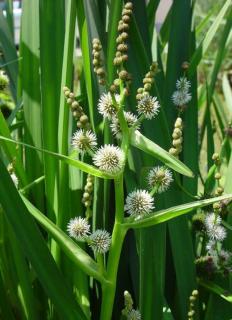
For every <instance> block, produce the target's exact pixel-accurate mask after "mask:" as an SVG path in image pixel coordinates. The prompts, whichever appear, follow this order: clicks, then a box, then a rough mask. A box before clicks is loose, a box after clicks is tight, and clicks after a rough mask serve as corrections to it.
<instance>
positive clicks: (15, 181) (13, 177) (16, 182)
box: [10, 172, 19, 189]
mask: <svg viewBox="0 0 232 320" xmlns="http://www.w3.org/2000/svg"><path fill="white" fill-rule="evenodd" d="M10 177H11V179H12V181H13V182H14V185H15V187H16V188H17V189H18V186H19V179H18V177H17V176H16V174H15V173H14V172H13V173H11V175H10Z"/></svg>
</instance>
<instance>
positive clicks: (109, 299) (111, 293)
mask: <svg viewBox="0 0 232 320" xmlns="http://www.w3.org/2000/svg"><path fill="white" fill-rule="evenodd" d="M126 231H127V230H126V229H125V228H124V227H123V225H122V224H120V223H117V222H116V223H115V225H114V230H113V234H112V245H111V249H110V254H109V260H108V268H107V276H106V277H107V283H106V284H104V285H103V287H102V306H101V317H100V319H101V320H111V319H112V312H113V306H114V297H115V290H116V282H117V272H118V265H119V260H120V255H121V250H122V245H123V241H124V238H125V235H126Z"/></svg>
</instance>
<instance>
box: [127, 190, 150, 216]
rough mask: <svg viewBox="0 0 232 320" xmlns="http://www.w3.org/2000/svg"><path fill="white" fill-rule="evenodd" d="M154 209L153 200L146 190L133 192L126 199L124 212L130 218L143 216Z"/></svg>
mask: <svg viewBox="0 0 232 320" xmlns="http://www.w3.org/2000/svg"><path fill="white" fill-rule="evenodd" d="M152 209H154V200H153V198H152V196H151V195H150V194H149V193H148V191H146V190H135V191H132V192H131V193H129V194H128V196H127V198H126V204H125V210H126V211H127V212H128V213H129V214H130V215H131V216H137V217H140V216H144V215H147V214H149V213H151V211H152Z"/></svg>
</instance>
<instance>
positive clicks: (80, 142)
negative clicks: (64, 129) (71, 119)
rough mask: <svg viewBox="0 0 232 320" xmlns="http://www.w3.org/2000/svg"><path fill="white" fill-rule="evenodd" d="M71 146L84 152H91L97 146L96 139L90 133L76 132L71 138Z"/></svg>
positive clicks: (81, 130) (93, 134)
mask: <svg viewBox="0 0 232 320" xmlns="http://www.w3.org/2000/svg"><path fill="white" fill-rule="evenodd" d="M72 146H73V148H74V149H76V150H78V151H81V152H85V151H86V150H88V149H90V150H93V149H95V148H96V146H97V137H96V135H95V133H93V132H92V131H90V130H88V131H84V130H83V129H80V130H77V131H76V132H75V133H74V135H73V137H72Z"/></svg>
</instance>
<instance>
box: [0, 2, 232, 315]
mask: <svg viewBox="0 0 232 320" xmlns="http://www.w3.org/2000/svg"><path fill="white" fill-rule="evenodd" d="M6 4H7V10H6V15H3V12H2V11H0V48H1V56H0V67H1V69H3V70H4V71H5V72H6V74H7V75H8V77H9V80H10V84H9V89H8V93H10V98H6V96H5V95H6V94H7V90H4V92H3V93H1V96H0V99H1V100H0V101H1V105H0V106H1V112H0V135H1V139H0V145H1V150H0V152H1V153H0V203H1V205H2V207H1V211H0V318H1V319H10V320H11V319H30V320H31V319H90V318H92V319H98V318H99V316H100V301H101V287H100V284H99V283H100V282H101V281H102V278H101V276H100V273H99V270H98V267H99V266H98V265H97V264H96V263H95V261H94V259H91V260H90V257H89V256H88V255H87V254H86V253H85V251H86V252H88V254H89V255H90V256H92V258H93V255H92V252H91V250H90V249H89V248H87V247H85V246H84V245H83V246H81V245H79V243H78V244H76V243H75V242H74V241H72V240H71V239H70V238H69V237H68V236H67V231H66V229H67V223H68V221H69V220H70V218H72V217H75V216H77V215H80V216H84V215H85V213H86V212H85V207H84V206H83V204H82V202H81V200H82V194H83V189H84V185H85V181H86V172H88V170H85V169H83V168H82V167H80V165H79V163H78V162H77V161H75V160H73V158H72V156H70V157H66V158H65V157H63V156H61V155H64V156H68V155H70V154H71V148H70V137H71V135H72V132H74V131H75V130H76V128H75V126H76V124H75V122H74V120H73V118H72V116H71V112H70V110H69V108H68V105H67V104H66V100H65V96H64V94H63V92H62V88H63V86H64V85H66V86H68V87H70V88H71V89H72V91H73V92H74V93H75V97H76V100H77V101H78V102H79V103H80V104H81V105H82V106H83V108H84V110H85V112H86V113H87V114H88V116H89V118H90V122H91V125H92V128H93V129H94V131H95V132H97V134H98V136H99V137H100V142H101V143H102V144H103V143H112V142H113V141H115V140H113V137H112V135H111V133H110V130H109V124H107V123H104V125H103V122H102V118H101V117H100V115H99V114H98V113H97V111H96V110H97V103H98V99H99V96H100V95H101V93H102V92H103V91H104V87H102V86H100V85H99V84H98V82H97V78H96V76H95V74H94V72H93V66H92V54H91V52H92V39H93V38H96V37H97V38H99V39H100V40H101V43H102V46H103V53H104V57H105V64H106V70H107V77H108V81H109V83H112V82H113V80H114V78H115V74H116V70H115V67H114V65H113V59H114V55H115V51H116V42H115V40H116V36H117V27H118V21H119V19H120V16H121V11H122V5H123V2H122V1H121V0H111V1H103V0H100V1H98V0H91V1H84V0H72V1H71V0H66V1H63V0H56V1H55V2H54V1H51V0H40V1H39V0H33V1H31V0H23V8H22V20H21V37H20V45H19V50H18V51H17V50H16V48H15V45H14V41H13V33H14V28H13V16H12V14H13V11H12V1H11V0H8V1H6ZM158 5H159V0H150V1H148V3H147V4H146V3H145V1H143V0H134V1H133V6H134V7H133V18H132V21H131V24H130V31H129V53H128V55H129V59H128V63H127V69H128V71H129V72H130V73H131V74H132V84H131V87H130V92H131V94H130V96H129V97H128V105H129V109H130V110H131V111H135V106H136V100H135V96H136V90H137V88H138V87H140V86H141V85H142V80H143V77H144V75H145V74H146V72H147V71H148V70H149V66H150V65H151V63H152V61H157V62H158V65H159V73H158V74H157V75H156V77H155V85H154V86H153V87H152V91H151V93H152V95H154V96H157V97H158V99H159V102H160V105H161V112H160V115H159V116H158V117H157V118H155V119H154V120H151V121H146V122H144V123H143V125H142V131H143V133H144V134H145V135H146V136H147V137H148V138H149V139H150V140H151V141H154V142H155V143H157V144H158V145H159V146H161V147H162V148H164V149H166V150H168V149H169V148H170V146H171V133H172V130H173V125H174V122H175V120H176V117H177V110H176V109H175V107H174V105H173V103H172V101H171V96H172V94H173V91H174V90H175V86H176V81H177V79H178V78H179V77H180V76H182V75H183V70H182V63H183V62H184V61H188V62H189V68H188V71H187V77H188V79H189V80H190V81H191V94H192V100H191V102H190V103H189V105H188V108H187V109H186V111H185V112H184V115H183V121H184V129H183V136H184V144H183V152H182V154H181V157H180V160H181V161H182V162H183V163H184V164H185V165H186V166H188V167H189V168H190V169H191V170H192V172H193V173H194V177H193V178H189V177H186V176H176V179H175V183H173V185H172V187H171V188H170V190H169V191H168V192H166V193H165V194H164V195H160V196H159V197H157V199H156V210H157V211H158V210H161V209H168V208H170V207H173V206H178V205H181V204H184V203H189V202H192V201H196V200H197V199H198V200H199V199H207V198H210V197H211V196H212V195H213V193H214V190H215V179H214V172H215V165H214V162H213V160H212V155H213V153H214V152H218V153H220V155H221V159H222V164H221V173H222V175H223V178H222V184H223V186H224V189H225V193H226V194H230V193H232V179H231V176H232V157H231V130H232V129H231V128H230V126H231V123H230V122H231V115H232V109H231V106H232V92H231V82H232V80H231V73H230V68H231V60H230V57H231V26H232V8H231V1H230V0H227V1H217V3H214V2H213V3H209V4H207V5H206V4H205V2H204V3H202V2H199V1H194V2H192V1H190V0H183V1H175V0H174V1H173V5H172V6H171V9H170V11H169V13H168V15H167V17H166V19H165V21H164V24H163V25H162V27H161V30H160V33H157V32H156V29H155V28H154V25H155V14H156V10H157V7H158ZM77 34H79V37H78V39H79V40H78V42H79V43H80V49H81V57H78V58H77V57H76V56H77V53H78V51H77V49H76V40H77ZM7 99H10V102H7ZM5 105H7V108H5ZM4 139H5V140H4ZM6 139H13V140H17V141H18V142H19V143H21V144H17V145H16V144H15V143H12V142H10V141H9V140H6ZM26 144H28V145H30V146H34V147H35V148H34V149H33V148H29V147H26ZM41 149H43V150H48V151H50V154H49V152H45V151H43V152H41ZM51 152H53V153H56V154H53V155H52V154H51ZM131 153H132V155H133V157H134V159H136V161H134V163H133V165H131V166H130V168H127V169H126V171H125V179H124V185H125V190H126V191H125V192H126V193H128V192H129V191H131V190H132V189H133V188H134V187H135V186H141V187H145V186H144V184H145V178H144V176H145V174H144V172H145V171H146V170H147V168H148V167H151V166H154V165H156V164H159V163H160V162H159V161H158V160H157V158H154V156H153V155H149V154H147V153H141V152H139V151H138V150H137V149H136V148H132V151H131ZM166 160H167V159H166ZM9 165H10V167H11V169H12V168H13V171H14V172H15V173H16V175H17V177H18V179H19V192H18V191H17V190H16V188H15V186H14V184H13V183H12V181H11V179H10V175H9V173H8V171H7V169H6V168H7V167H8V169H10V168H9ZM181 168H182V169H183V167H182V166H181ZM11 169H10V170H11ZM80 169H83V170H80ZM174 169H175V168H174ZM83 171H84V172H85V173H83ZM114 191H115V190H114V185H113V182H112V180H104V179H101V178H95V187H94V198H93V207H92V227H93V230H95V229H97V228H105V229H107V230H108V231H109V232H111V231H112V228H113V225H114V210H115V197H114ZM196 196H198V198H196ZM207 201H208V202H207ZM213 201H215V200H212V201H210V200H206V202H204V201H203V202H202V201H199V202H197V204H198V205H197V206H196V207H201V206H203V205H206V204H209V203H211V202H213ZM196 207H194V205H190V206H189V207H188V209H186V208H185V207H184V208H185V209H183V210H182V209H179V211H178V210H177V211H178V212H180V213H181V212H182V213H183V212H185V213H187V212H189V211H191V210H192V209H195V208H196ZM208 209H209V208H208ZM181 210H182V211H181ZM170 212H171V213H173V216H174V213H175V211H174V210H173V209H171V210H170ZM164 213H165V214H166V216H165V217H167V218H166V220H165V222H163V223H159V224H157V225H154V226H151V227H149V228H143V229H138V230H137V229H136V230H129V232H128V233H127V235H126V238H125V241H124V245H123V249H122V253H121V258H120V263H119V270H118V277H117V289H116V295H115V302H114V310H113V316H112V319H119V318H120V314H121V310H122V309H123V308H124V301H123V292H124V291H125V290H128V291H129V292H130V293H131V295H132V297H133V300H134V306H135V308H137V307H138V309H139V310H140V312H141V314H142V319H166V320H167V319H178V320H182V319H183V320H184V319H186V318H187V317H188V316H187V314H188V311H189V308H190V305H189V297H190V296H191V293H192V291H193V290H195V289H198V291H199V296H198V299H197V303H196V305H195V309H196V313H195V315H194V319H206V320H207V319H220V320H228V319H230V318H231V314H232V306H231V303H232V287H231V286H232V283H231V275H230V273H229V275H227V277H224V276H223V275H221V274H217V275H215V276H214V277H213V278H210V279H209V278H208V277H207V275H206V274H204V275H203V277H201V278H200V277H199V276H200V275H199V273H196V264H195V260H196V258H197V252H198V247H199V245H201V236H199V234H198V233H196V232H195V230H194V228H193V224H192V216H193V215H194V213H195V212H194V211H192V212H191V213H189V214H188V215H183V216H179V217H176V218H175V219H171V218H172V216H171V215H168V216H167V213H168V211H165V212H164ZM223 221H224V223H225V225H226V228H227V231H228V237H227V239H226V242H225V247H226V248H227V249H228V250H229V251H232V245H231V223H232V221H231V214H230V207H229V206H228V208H227V209H226V214H225V216H224V217H223ZM153 224H154V223H153ZM82 249H85V251H84V250H82ZM106 258H107V257H106ZM102 319H104V317H102ZM107 319H108V318H106V320H107Z"/></svg>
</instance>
